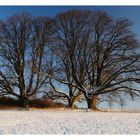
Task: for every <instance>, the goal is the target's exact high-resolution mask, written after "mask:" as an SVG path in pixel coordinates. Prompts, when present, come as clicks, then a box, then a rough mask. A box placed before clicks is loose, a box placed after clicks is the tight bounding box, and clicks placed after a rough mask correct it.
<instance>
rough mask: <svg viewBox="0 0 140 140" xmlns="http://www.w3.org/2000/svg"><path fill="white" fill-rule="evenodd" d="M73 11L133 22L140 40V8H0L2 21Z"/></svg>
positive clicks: (134, 29)
mask: <svg viewBox="0 0 140 140" xmlns="http://www.w3.org/2000/svg"><path fill="white" fill-rule="evenodd" d="M72 9H88V10H102V11H106V12H107V13H108V14H109V15H111V16H112V17H114V18H119V17H125V18H128V19H129V20H131V21H133V23H134V25H133V26H132V28H133V32H134V33H136V34H137V36H138V38H140V6H0V19H6V18H7V17H8V16H11V15H13V14H15V13H17V12H23V11H24V12H30V13H32V15H34V16H51V17H53V16H55V15H56V14H57V13H59V12H63V11H67V10H72Z"/></svg>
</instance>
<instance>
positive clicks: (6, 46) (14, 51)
mask: <svg viewBox="0 0 140 140" xmlns="http://www.w3.org/2000/svg"><path fill="white" fill-rule="evenodd" d="M49 24H50V19H49V18H46V17H38V18H33V17H32V16H31V15H30V14H28V13H18V14H16V15H14V16H11V17H9V18H8V19H7V20H6V21H4V22H2V21H1V22H0V38H1V39H0V59H1V63H0V94H1V95H5V94H6V95H13V96H16V97H17V98H19V99H20V100H21V103H22V105H23V106H25V107H26V106H28V100H29V97H31V96H32V95H35V94H37V93H38V92H39V90H40V88H42V86H43V84H44V82H45V81H46V79H47V77H46V76H44V75H43V74H42V72H46V71H47V69H44V66H45V65H46V64H45V62H46V61H45V57H46V51H47V49H45V46H46V44H47V41H48V33H49V29H48V25H49Z"/></svg>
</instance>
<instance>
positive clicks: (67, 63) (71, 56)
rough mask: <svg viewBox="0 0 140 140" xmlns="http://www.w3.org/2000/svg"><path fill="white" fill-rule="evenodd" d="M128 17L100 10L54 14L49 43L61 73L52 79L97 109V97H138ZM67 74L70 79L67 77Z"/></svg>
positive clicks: (136, 61) (136, 56)
mask: <svg viewBox="0 0 140 140" xmlns="http://www.w3.org/2000/svg"><path fill="white" fill-rule="evenodd" d="M130 26H131V22H130V21H128V20H127V19H117V20H113V19H112V17H110V16H108V15H107V13H105V12H101V11H95V12H90V11H68V12H64V13H61V14H59V15H58V16H57V17H55V19H54V22H53V26H52V30H53V33H52V35H51V37H52V42H51V43H50V46H51V47H52V48H53V51H54V53H55V54H56V55H57V56H58V58H59V59H60V61H61V67H63V71H64V72H63V74H62V75H61V76H53V78H54V79H55V80H57V81H59V82H61V83H63V84H66V85H69V86H72V87H74V88H76V89H77V90H79V91H80V93H83V95H84V96H85V98H86V100H87V104H88V108H92V109H94V110H97V108H96V102H97V100H96V99H97V98H98V97H97V96H98V95H101V94H112V93H113V92H115V93H118V94H119V93H121V92H126V93H128V94H129V95H131V96H134V95H137V96H139V91H140V90H139V89H137V87H136V86H135V85H136V84H139V81H140V79H139V70H140V68H139V54H138V53H137V49H138V47H139V45H138V42H137V40H136V38H135V35H134V34H133V32H132V31H131V29H130ZM67 76H69V77H70V79H71V82H69V81H68V79H67V78H66V77H67Z"/></svg>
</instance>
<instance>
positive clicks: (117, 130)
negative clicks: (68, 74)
mask: <svg viewBox="0 0 140 140" xmlns="http://www.w3.org/2000/svg"><path fill="white" fill-rule="evenodd" d="M0 134H140V113H108V112H90V111H89V112H86V111H78V110H77V111H70V110H31V111H15V110H12V111H8V110H4V111H0Z"/></svg>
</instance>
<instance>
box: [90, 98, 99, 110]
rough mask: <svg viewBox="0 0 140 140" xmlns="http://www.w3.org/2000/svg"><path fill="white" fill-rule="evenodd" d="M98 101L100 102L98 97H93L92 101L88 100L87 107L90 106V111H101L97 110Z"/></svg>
mask: <svg viewBox="0 0 140 140" xmlns="http://www.w3.org/2000/svg"><path fill="white" fill-rule="evenodd" d="M97 101H98V97H97V96H93V97H92V98H91V99H89V98H87V106H88V109H92V110H94V111H97V110H99V109H98V108H97V106H96V105H97Z"/></svg>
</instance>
